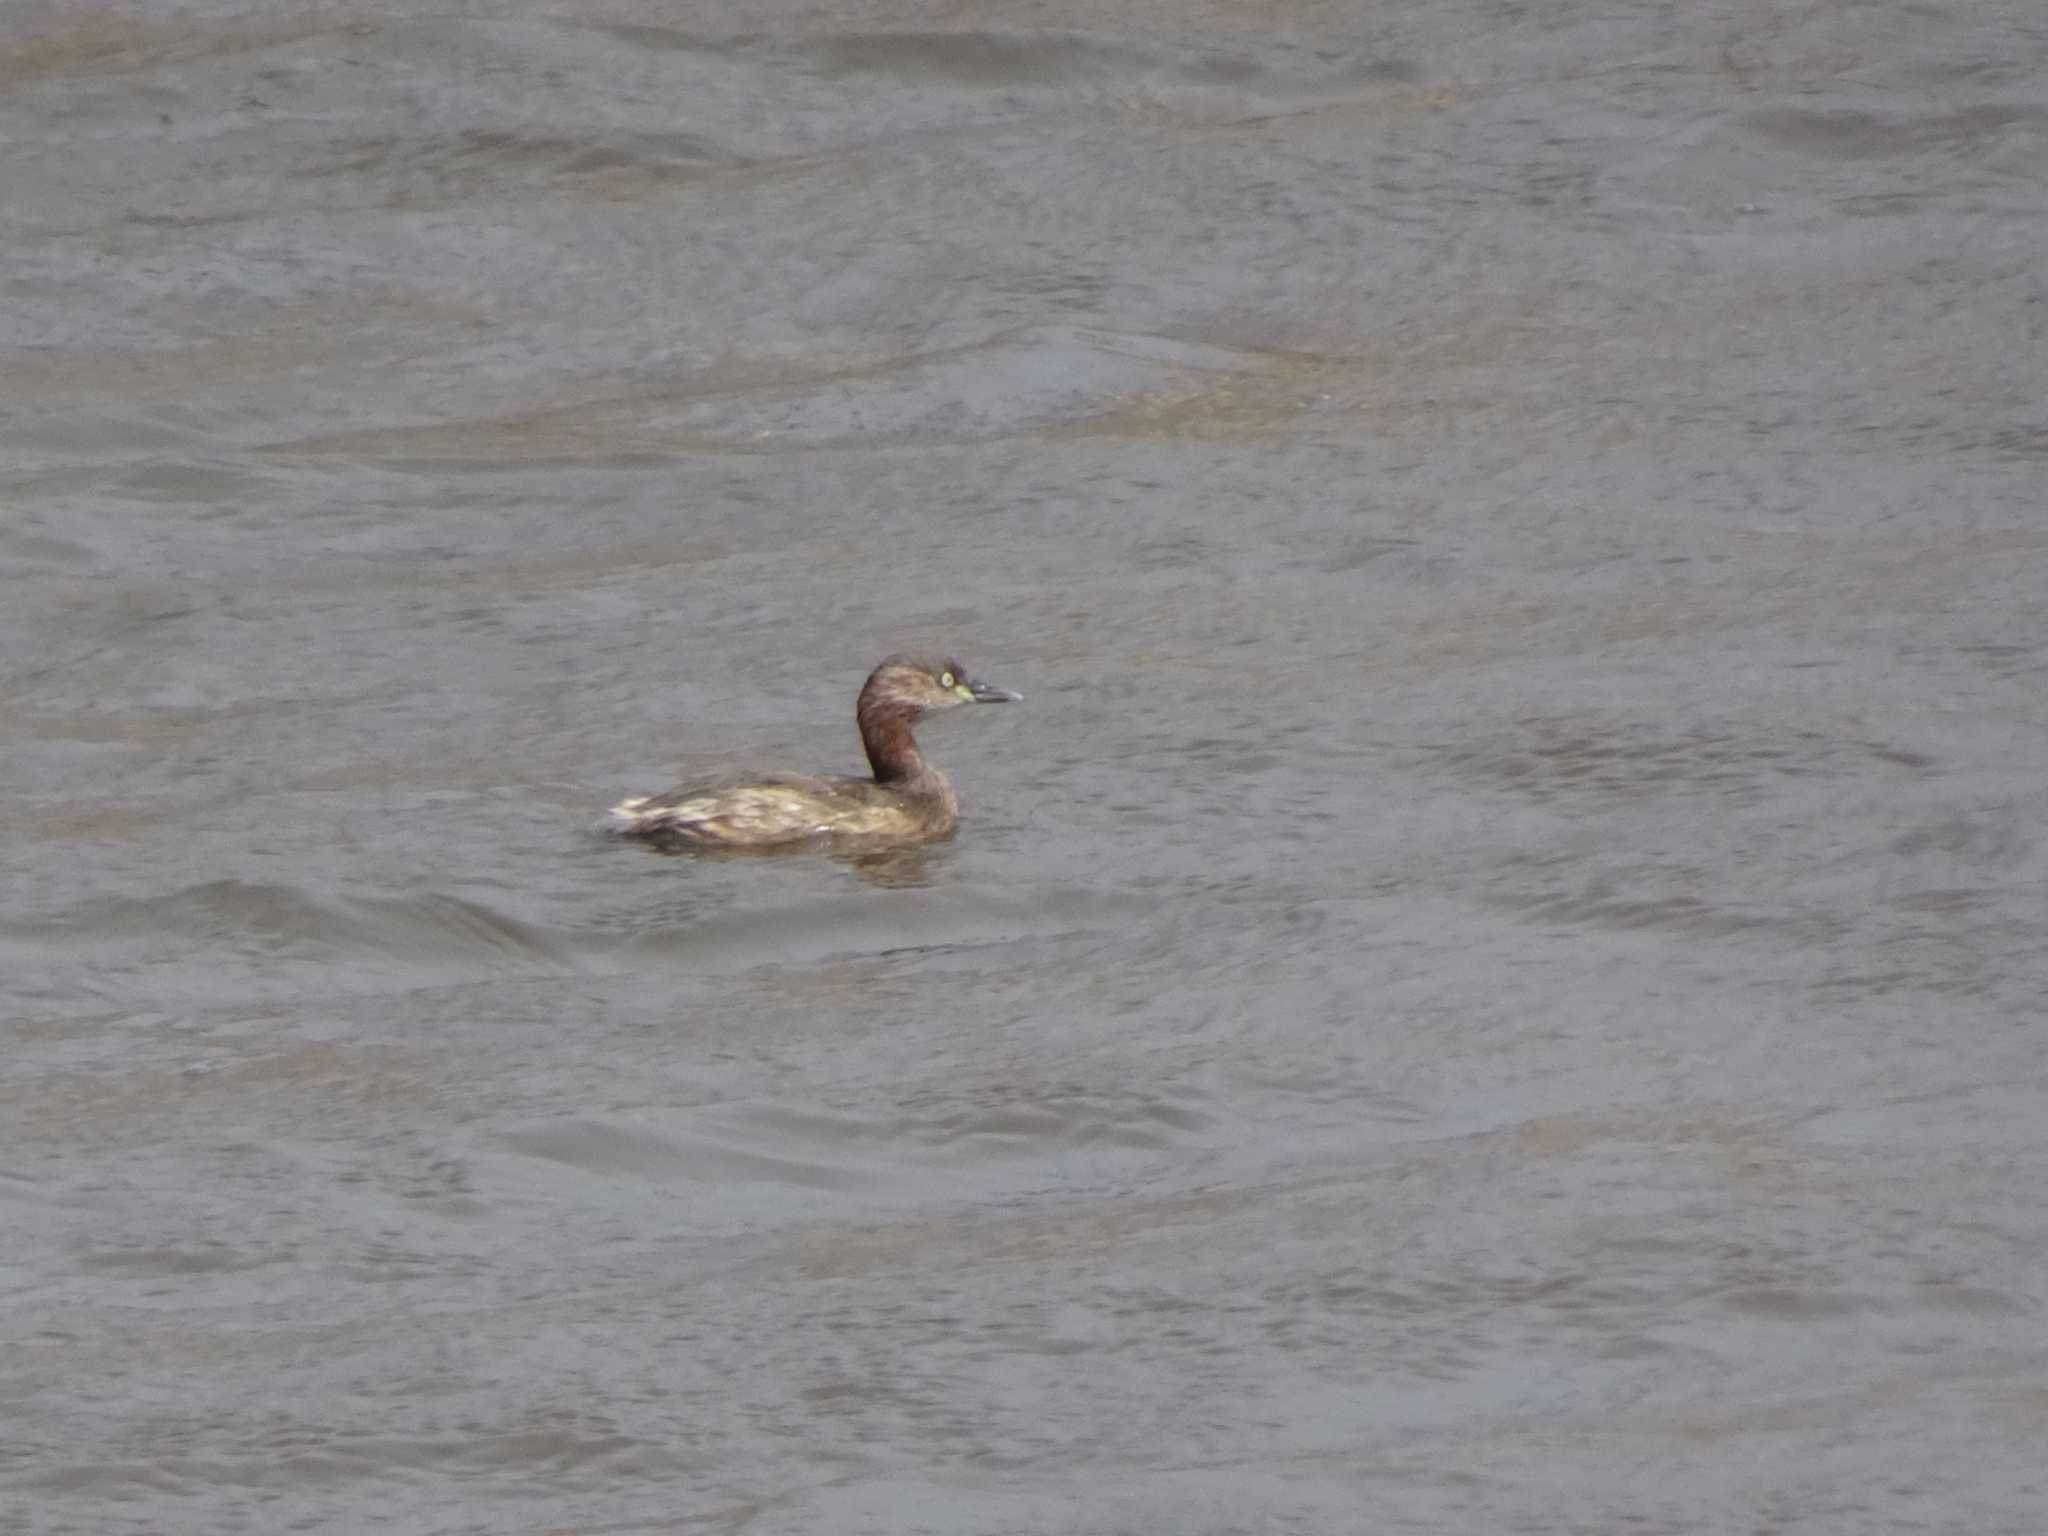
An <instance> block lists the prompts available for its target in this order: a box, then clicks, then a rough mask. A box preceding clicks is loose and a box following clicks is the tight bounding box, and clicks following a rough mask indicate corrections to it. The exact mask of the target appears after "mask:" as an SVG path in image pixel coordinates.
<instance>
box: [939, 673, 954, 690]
mask: <svg viewBox="0 0 2048 1536" xmlns="http://www.w3.org/2000/svg"><path fill="white" fill-rule="evenodd" d="M939 686H940V687H941V688H950V687H952V686H953V674H952V673H950V672H942V673H940V674H939Z"/></svg>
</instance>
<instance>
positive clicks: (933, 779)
mask: <svg viewBox="0 0 2048 1536" xmlns="http://www.w3.org/2000/svg"><path fill="white" fill-rule="evenodd" d="M1022 699H1023V695H1022V694H1018V693H1012V692H1010V690H1009V689H1007V688H996V687H993V686H991V685H990V684H988V683H983V682H977V681H976V680H975V679H974V678H972V677H969V676H968V675H967V672H966V670H965V669H964V668H963V667H962V666H961V665H960V663H959V662H957V661H953V660H950V659H946V658H941V659H936V660H934V659H931V658H927V657H922V656H901V655H899V656H891V657H890V658H889V659H888V660H887V661H884V662H883V663H882V664H881V665H880V666H878V667H876V668H875V670H874V671H873V672H871V673H869V674H868V679H867V681H866V682H865V683H864V684H862V685H861V690H860V698H859V700H858V701H857V702H856V704H855V705H854V718H855V720H856V721H857V722H858V723H859V725H860V739H861V744H862V745H863V746H864V747H866V748H867V754H868V765H869V767H871V768H872V769H873V770H874V773H873V776H872V777H869V778H844V777H830V778H826V777H815V776H812V775H809V774H793V773H771V774H739V775H734V776H731V777H728V778H724V779H719V780H714V781H712V782H709V783H701V784H685V785H681V786H679V787H678V788H675V789H671V790H669V791H668V792H667V793H666V794H659V795H630V796H628V797H627V798H626V799H624V800H621V801H620V802H619V803H618V804H617V805H615V806H613V807H612V809H611V824H612V828H613V830H614V831H617V832H619V833H620V834H622V835H624V836H627V837H637V838H642V839H644V840H646V841H647V842H650V843H653V844H655V845H656V846H657V847H662V848H666V849H670V850H689V849H791V848H801V847H824V848H831V847H847V848H856V849H862V850H867V849H882V848H893V847H902V846H908V845H910V844H914V843H925V842H931V841H933V840H934V839H937V838H942V837H949V836H951V835H952V833H953V830H954V829H955V828H956V827H958V826H959V824H960V797H959V796H958V795H957V794H955V793H954V791H953V785H952V783H951V781H950V780H948V779H947V777H946V776H945V775H944V774H943V773H941V772H939V770H938V769H937V768H936V767H934V766H933V765H932V764H931V762H930V761H929V760H928V759H927V758H926V757H925V755H924V753H923V752H922V751H920V750H919V749H918V745H917V740H916V738H915V737H913V736H912V735H911V727H912V726H914V725H916V724H917V723H918V721H920V720H922V719H923V718H924V717H925V716H927V715H931V714H936V713H938V712H940V711H942V710H949V709H957V708H959V707H960V706H961V705H963V704H1013V703H1018V702H1021V701H1022Z"/></svg>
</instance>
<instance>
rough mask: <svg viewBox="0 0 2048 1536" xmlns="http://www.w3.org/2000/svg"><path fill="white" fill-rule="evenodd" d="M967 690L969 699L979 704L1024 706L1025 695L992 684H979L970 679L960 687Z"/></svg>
mask: <svg viewBox="0 0 2048 1536" xmlns="http://www.w3.org/2000/svg"><path fill="white" fill-rule="evenodd" d="M960 686H961V687H963V688H965V689H966V690H967V697H968V698H970V699H972V700H973V701H974V702H975V703H977V704H1022V703H1023V702H1024V695H1023V694H1021V693H1012V692H1010V690H1009V689H1007V688H998V687H996V686H994V685H993V684H991V683H977V682H976V681H974V679H973V678H969V679H968V680H967V681H966V682H964V683H962V684H961V685H960Z"/></svg>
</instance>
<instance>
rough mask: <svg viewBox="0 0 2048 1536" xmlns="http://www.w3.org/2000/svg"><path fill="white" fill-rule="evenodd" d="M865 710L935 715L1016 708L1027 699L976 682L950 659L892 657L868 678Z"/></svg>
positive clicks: (865, 692)
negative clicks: (970, 707) (978, 707)
mask: <svg viewBox="0 0 2048 1536" xmlns="http://www.w3.org/2000/svg"><path fill="white" fill-rule="evenodd" d="M860 696H861V703H862V704H863V706H865V705H868V704H870V703H874V704H893V705H896V706H898V707H899V708H908V709H914V710H916V711H917V712H918V713H919V714H932V713H935V712H937V711H939V710H942V709H952V708H954V707H956V706H958V705H961V704H1017V703H1021V702H1022V701H1023V698H1024V695H1023V694H1021V693H1012V692H1010V690H1009V689H1007V688H997V687H994V686H992V685H991V684H988V683H982V682H977V681H975V680H974V679H973V678H971V677H969V676H968V675H967V669H966V668H964V667H962V666H961V665H960V663H959V662H957V661H953V660H951V659H950V658H940V659H938V660H932V659H930V658H928V657H924V656H891V657H890V658H889V659H888V660H887V661H885V662H883V663H882V664H881V665H880V666H879V667H877V668H875V670H874V671H873V672H872V673H870V674H869V676H868V681H867V686H866V687H864V688H862V689H861V694H860Z"/></svg>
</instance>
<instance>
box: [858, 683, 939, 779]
mask: <svg viewBox="0 0 2048 1536" xmlns="http://www.w3.org/2000/svg"><path fill="white" fill-rule="evenodd" d="M918 714H919V710H918V709H917V707H916V706H915V705H913V704H904V703H900V702H898V701H896V700H894V699H887V698H882V697H879V696H878V695H876V694H875V693H874V692H872V691H871V690H868V689H862V690H861V695H860V704H859V705H858V706H857V707H856V709H855V710H854V717H855V718H856V719H857V720H858V721H859V722H860V742H861V745H862V746H864V747H866V748H867V751H868V766H869V767H871V768H873V769H874V770H875V782H876V783H877V784H909V783H913V782H915V781H916V780H918V779H923V778H928V777H931V776H933V775H935V774H936V773H937V771H938V770H937V769H935V768H933V767H932V766H931V765H930V764H929V763H927V762H926V761H925V760H924V753H922V752H920V751H919V750H918V748H917V738H916V737H914V736H912V735H911V734H910V727H911V726H912V725H913V724H915V723H916V720H917V717H918Z"/></svg>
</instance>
